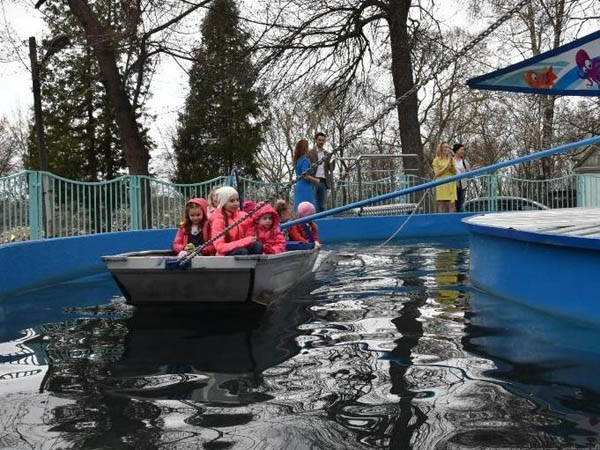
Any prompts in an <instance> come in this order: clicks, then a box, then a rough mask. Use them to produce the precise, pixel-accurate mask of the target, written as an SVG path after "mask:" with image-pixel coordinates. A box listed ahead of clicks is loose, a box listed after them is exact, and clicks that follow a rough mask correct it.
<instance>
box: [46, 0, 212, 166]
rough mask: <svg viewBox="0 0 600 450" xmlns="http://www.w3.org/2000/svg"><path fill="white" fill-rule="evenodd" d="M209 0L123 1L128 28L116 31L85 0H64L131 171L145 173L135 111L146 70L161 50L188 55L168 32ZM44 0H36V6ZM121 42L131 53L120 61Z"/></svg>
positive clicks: (145, 159)
mask: <svg viewBox="0 0 600 450" xmlns="http://www.w3.org/2000/svg"><path fill="white" fill-rule="evenodd" d="M211 1H212V0H203V1H199V2H198V3H194V2H172V1H168V2H163V3H161V4H156V3H155V2H152V1H148V2H142V1H141V0H140V1H136V2H123V3H122V4H121V7H122V8H124V9H125V11H124V13H125V15H126V16H127V18H128V20H127V26H126V27H125V30H116V29H114V27H112V26H111V25H110V21H109V20H106V17H102V16H101V15H100V14H99V13H98V12H97V11H95V10H93V9H92V7H91V5H90V4H88V2H87V1H86V0H68V6H69V9H70V11H71V13H72V14H73V15H74V16H75V17H76V18H77V20H78V21H79V23H80V25H81V27H82V29H83V31H84V33H85V35H86V37H87V40H88V42H89V44H90V45H91V46H92V48H93V51H94V54H95V56H96V59H97V60H98V65H99V67H100V75H101V79H102V83H103V84H104V86H105V88H106V91H107V93H108V97H109V99H110V101H111V103H112V106H113V108H114V112H115V116H116V122H117V125H118V128H119V134H120V137H121V141H122V143H123V148H124V150H125V159H126V161H127V166H128V167H129V172H130V173H131V174H139V175H148V173H149V172H148V161H149V159H150V156H149V151H148V149H147V148H146V146H145V145H144V141H143V139H142V135H141V133H140V125H139V124H138V122H137V117H136V109H137V107H138V106H139V104H140V96H141V95H142V94H143V92H144V87H146V88H147V86H145V83H144V80H145V79H146V78H147V71H148V70H150V71H151V70H153V68H154V64H153V61H155V59H156V58H157V57H158V55H160V54H169V55H173V56H177V57H184V58H185V57H187V58H190V57H189V54H186V52H185V50H182V49H181V48H180V47H179V46H178V45H177V44H176V43H175V42H176V41H174V40H173V39H168V38H169V37H170V32H172V31H173V29H174V28H175V27H176V25H178V24H179V23H181V22H182V21H183V20H184V19H185V18H186V17H188V16H189V15H190V14H192V13H193V12H195V11H197V10H198V9H200V8H202V7H204V6H206V5H208V4H209V3H210V2H211ZM45 2H46V0H39V1H38V2H37V3H36V5H35V7H36V8H39V7H40V6H41V5H43V4H44V3H45ZM121 45H125V46H128V47H129V48H130V50H131V51H130V52H129V54H128V57H127V61H126V62H125V69H124V70H121V69H120V66H122V65H123V62H122V61H120V60H119V58H118V57H117V53H116V51H115V48H116V47H117V46H121ZM129 76H133V78H132V87H133V89H128V88H127V83H128V81H127V80H128V77H129Z"/></svg>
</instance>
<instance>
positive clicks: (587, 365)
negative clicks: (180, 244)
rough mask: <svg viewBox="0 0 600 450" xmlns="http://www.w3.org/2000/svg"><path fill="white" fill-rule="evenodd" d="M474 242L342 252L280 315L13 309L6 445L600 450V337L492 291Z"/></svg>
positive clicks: (107, 299)
mask: <svg viewBox="0 0 600 450" xmlns="http://www.w3.org/2000/svg"><path fill="white" fill-rule="evenodd" d="M466 244H467V243H466V242H457V241H445V242H426V243H408V244H404V245H395V246H387V247H384V248H377V247H376V246H375V245H365V244H361V245H347V246H344V247H334V248H333V252H332V254H331V255H330V258H329V259H328V262H327V263H326V264H324V265H323V267H322V270H321V271H319V272H318V273H317V274H316V276H315V277H314V278H313V279H311V280H310V281H308V282H306V283H304V284H303V286H302V287H301V288H300V289H298V290H297V291H295V292H294V293H292V294H290V295H286V296H285V298H282V299H280V301H279V303H278V304H276V305H275V306H273V307H271V308H269V309H268V310H267V311H264V312H263V311H240V312H238V313H237V314H233V313H228V314H227V315H226V316H225V315H224V313H223V312H218V311H217V312H215V311H207V310H196V311H188V312H186V313H184V314H182V313H178V314H175V313H167V312H165V311H141V310H134V309H132V308H129V307H128V306H126V305H125V304H124V302H123V299H122V298H121V297H120V296H119V292H118V290H117V288H116V287H115V285H114V284H113V282H112V281H111V280H110V279H109V278H108V277H100V278H97V279H91V280H89V279H88V280H85V281H81V282H78V283H69V284H64V285H61V286H58V287H55V288H52V289H47V290H44V291H38V292H36V293H34V294H31V295H25V296H21V297H18V298H13V299H9V300H5V301H3V302H2V303H0V395H1V402H0V448H2V449H4V448H6V449H38V448H39V449H66V448H74V449H138V450H139V449H163V448H164V449H196V448H205V449H367V448H382V449H388V448H389V449H409V448H414V449H482V448H513V449H516V448H556V449H558V448H571V447H575V448H588V449H600V419H599V417H600V376H599V374H600V331H599V330H597V329H594V328H592V327H589V326H584V325H581V324H576V323H570V322H568V321H565V320H563V319H556V318H553V317H550V316H546V315H544V314H541V313H538V312H536V311H533V310H531V309H528V308H525V307H522V306H519V305H515V304H512V303H509V302H506V301H502V300H499V299H496V298H493V297H489V296H487V295H485V294H482V293H479V292H476V291H474V290H473V289H472V288H471V287H470V285H469V282H468V263H469V261H468V258H469V254H468V250H466V249H465V247H466Z"/></svg>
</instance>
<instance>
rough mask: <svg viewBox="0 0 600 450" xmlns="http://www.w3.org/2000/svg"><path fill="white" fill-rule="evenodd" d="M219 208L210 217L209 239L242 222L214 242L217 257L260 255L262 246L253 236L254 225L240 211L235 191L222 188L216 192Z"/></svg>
mask: <svg viewBox="0 0 600 450" xmlns="http://www.w3.org/2000/svg"><path fill="white" fill-rule="evenodd" d="M215 195H216V196H217V198H218V199H219V206H218V208H217V209H215V211H214V212H213V213H212V214H211V216H210V228H211V238H213V239H214V238H215V237H216V236H218V235H219V234H221V233H222V232H223V231H224V230H225V229H226V228H227V227H229V226H230V225H232V224H233V223H235V222H237V221H238V220H240V219H244V218H246V219H245V220H242V221H241V222H240V223H239V224H238V225H236V226H235V227H233V228H232V229H231V230H229V231H228V232H227V233H226V234H225V235H224V236H221V237H220V238H219V239H217V240H215V242H214V246H215V248H216V249H217V256H233V255H260V254H261V253H262V245H261V243H260V242H258V241H257V239H256V235H255V234H254V223H253V221H252V219H251V218H250V217H248V215H247V214H246V213H244V212H242V211H240V198H239V196H238V193H237V191H236V190H235V189H234V188H232V187H230V186H223V187H221V188H219V189H218V190H217V191H216V194H215Z"/></svg>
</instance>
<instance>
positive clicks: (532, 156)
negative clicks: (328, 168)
mask: <svg viewBox="0 0 600 450" xmlns="http://www.w3.org/2000/svg"><path fill="white" fill-rule="evenodd" d="M597 143H600V136H595V137H591V138H587V139H582V140H581V141H577V142H572V143H570V144H564V145H560V146H558V147H554V148H551V149H548V150H542V151H539V152H536V153H532V154H530V155H526V156H520V157H518V158H514V159H510V160H508V161H503V162H499V163H496V164H492V165H489V166H485V167H480V168H479V169H474V170H471V171H469V172H465V173H462V174H459V175H453V176H451V177H446V178H440V179H437V180H433V181H428V182H427V183H422V184H418V185H416V186H412V187H409V188H404V189H400V190H397V191H393V192H389V193H387V194H383V195H379V196H377V197H371V198H368V199H365V200H361V201H359V202H355V203H349V204H347V205H344V206H338V207H337V208H333V209H329V210H327V211H322V212H319V213H315V214H312V215H310V216H306V217H302V218H301V219H295V220H290V221H289V222H285V223H283V224H281V229H282V230H285V229H286V228H289V227H292V226H294V225H301V224H303V223H306V222H311V221H313V220H316V219H321V218H323V217H327V216H331V215H334V214H339V213H341V212H344V211H348V210H350V209H354V208H360V207H362V206H367V205H372V204H373V203H379V202H382V201H384V200H389V199H390V198H396V197H400V196H402V195H408V194H412V193H413V192H418V191H423V190H425V189H429V188H432V187H436V186H440V185H442V184H446V183H450V182H452V181H458V180H462V179H463V178H473V177H476V176H478V175H483V174H485V173H489V172H494V171H496V170H498V169H503V168H504V167H509V166H514V165H516V164H521V163H524V162H528V161H533V160H536V159H540V158H545V157H546V156H551V155H556V154H558V153H563V152H566V151H569V150H573V149H575V148H579V147H584V146H586V145H592V144H597Z"/></svg>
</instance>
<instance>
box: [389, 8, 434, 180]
mask: <svg viewBox="0 0 600 450" xmlns="http://www.w3.org/2000/svg"><path fill="white" fill-rule="evenodd" d="M409 8H410V0H391V1H390V2H389V11H388V16H387V20H388V23H389V27H390V44H391V50H392V52H391V53H392V79H393V81H394V91H395V95H396V98H399V97H400V96H402V95H403V94H404V93H406V92H407V91H409V90H411V89H412V88H413V87H414V80H413V66H412V60H411V55H410V40H409V36H408V27H407V18H408V10H409ZM398 127H399V130H400V142H401V143H402V153H405V154H408V153H413V154H416V155H417V156H418V159H417V158H406V160H405V161H404V168H405V170H407V169H410V172H409V173H412V174H418V175H420V176H423V175H424V173H425V170H424V168H425V161H424V159H423V143H422V142H421V129H420V125H419V106H418V101H417V94H416V92H415V93H413V94H411V95H410V96H409V97H408V98H407V99H405V100H404V101H403V102H402V103H400V104H399V105H398Z"/></svg>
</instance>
